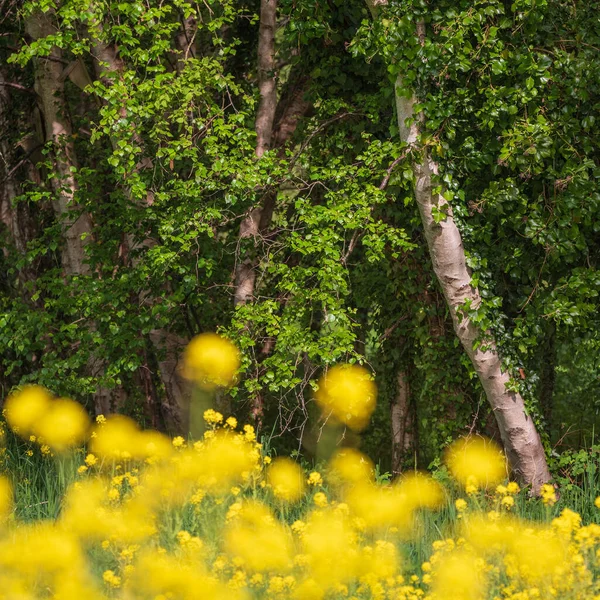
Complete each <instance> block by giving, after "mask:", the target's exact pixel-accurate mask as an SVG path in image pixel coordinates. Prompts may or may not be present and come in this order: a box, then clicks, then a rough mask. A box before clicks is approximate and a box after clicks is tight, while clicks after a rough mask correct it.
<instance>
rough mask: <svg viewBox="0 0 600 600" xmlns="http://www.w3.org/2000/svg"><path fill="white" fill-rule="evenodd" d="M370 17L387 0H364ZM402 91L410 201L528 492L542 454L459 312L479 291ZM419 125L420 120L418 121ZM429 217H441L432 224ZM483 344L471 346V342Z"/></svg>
mask: <svg viewBox="0 0 600 600" xmlns="http://www.w3.org/2000/svg"><path fill="white" fill-rule="evenodd" d="M367 2H368V4H369V8H370V9H371V12H372V14H373V17H374V18H377V16H378V12H379V11H378V9H379V7H381V6H385V5H387V0H367ZM417 33H418V35H419V37H420V38H421V41H422V43H423V42H424V36H425V27H424V24H423V23H420V24H418V26H417ZM403 87H404V85H403V81H402V79H401V76H398V80H397V81H396V87H395V92H396V94H395V98H396V109H397V116H398V127H399V130H400V137H401V140H402V141H403V142H405V143H406V144H407V145H408V147H409V148H410V149H411V150H412V153H411V155H412V161H413V162H412V169H413V173H414V182H415V183H414V188H415V199H416V201H417V205H418V207H419V213H420V215H421V221H422V224H423V229H424V232H425V237H426V239H427V245H428V248H429V253H430V256H431V261H432V263H433V269H434V272H435V274H436V277H437V279H438V281H439V284H440V286H441V288H442V291H443V293H444V298H445V300H446V303H447V305H448V308H449V309H450V314H451V316H452V322H453V324H454V330H455V332H456V335H457V336H458V338H459V340H460V342H461V344H462V346H463V348H464V349H465V351H466V353H467V355H468V356H469V358H470V359H471V363H472V364H473V367H474V369H475V371H476V373H477V376H478V377H479V380H480V382H481V385H482V387H483V389H484V391H485V393H486V396H487V399H488V401H489V403H490V405H491V407H492V410H493V411H494V414H495V415H496V419H497V421H498V426H499V429H500V434H501V436H502V441H503V443H504V448H505V451H506V454H507V456H508V459H509V462H510V465H511V467H512V470H513V471H514V473H515V475H516V476H517V477H518V478H519V479H520V480H521V481H522V482H523V483H524V484H526V485H530V486H531V488H532V491H533V492H534V493H537V492H538V491H539V489H540V486H541V485H542V484H543V483H545V482H547V481H549V479H550V472H549V470H548V465H547V463H546V455H545V452H544V447H543V445H542V442H541V439H540V436H539V434H538V432H537V429H536V427H535V424H534V422H533V419H532V418H531V417H530V416H529V415H527V412H526V411H525V405H524V402H523V398H522V397H521V395H520V394H519V393H517V392H513V391H510V390H509V389H508V384H509V383H510V377H509V375H508V373H507V372H506V371H504V370H503V368H502V362H501V360H500V357H499V355H498V350H497V347H496V344H495V342H494V340H493V339H491V334H490V332H488V331H482V330H481V329H480V328H479V327H478V326H477V325H476V324H475V323H473V321H472V320H471V319H470V317H469V316H468V314H467V312H466V311H465V310H464V308H465V306H466V305H469V306H470V307H471V309H477V307H478V306H480V304H481V296H480V294H479V290H478V289H477V287H476V286H474V285H473V283H472V281H471V274H470V272H469V269H468V268H467V264H466V258H465V251H464V247H463V243H462V238H461V234H460V231H459V229H458V227H457V225H456V223H455V221H454V218H453V214H452V207H451V205H450V204H449V203H448V201H447V200H446V198H444V196H443V193H442V191H443V190H440V184H439V178H438V175H439V166H438V164H437V163H436V162H435V161H434V160H433V159H432V158H431V156H430V155H429V151H428V150H427V148H424V147H422V146H421V145H420V144H419V134H420V122H419V120H418V119H417V118H415V114H414V105H415V103H416V102H417V98H416V95H414V94H413V95H412V96H410V97H406V96H404V95H402V94H401V93H399V90H402V89H403ZM421 122H422V121H421ZM434 214H437V215H440V214H443V215H445V217H444V218H443V219H442V220H441V221H439V222H436V219H435V218H434ZM482 338H483V339H485V342H484V343H483V344H482V345H479V344H478V345H477V346H475V342H480V341H482Z"/></svg>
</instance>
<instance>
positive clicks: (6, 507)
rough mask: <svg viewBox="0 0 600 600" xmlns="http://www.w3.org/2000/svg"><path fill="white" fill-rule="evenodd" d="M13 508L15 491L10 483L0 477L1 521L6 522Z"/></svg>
mask: <svg viewBox="0 0 600 600" xmlns="http://www.w3.org/2000/svg"><path fill="white" fill-rule="evenodd" d="M12 508H13V489H12V485H11V483H10V481H9V480H8V479H7V478H6V477H4V476H2V475H0V521H4V520H5V519H6V518H7V517H8V515H9V514H10V513H11V511H12Z"/></svg>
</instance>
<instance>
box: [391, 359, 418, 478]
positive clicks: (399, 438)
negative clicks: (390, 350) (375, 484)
mask: <svg viewBox="0 0 600 600" xmlns="http://www.w3.org/2000/svg"><path fill="white" fill-rule="evenodd" d="M396 384H397V388H396V395H395V396H394V398H393V399H392V403H391V406H390V422H391V425H392V475H394V476H396V475H398V474H399V473H400V472H401V471H402V463H403V462H404V460H405V459H406V457H407V455H408V454H409V453H410V452H411V451H412V450H413V449H414V426H415V422H414V418H413V417H414V414H413V410H412V409H413V406H412V403H411V398H410V385H409V382H408V373H407V372H406V371H405V370H403V369H401V370H399V371H398V374H397V377H396Z"/></svg>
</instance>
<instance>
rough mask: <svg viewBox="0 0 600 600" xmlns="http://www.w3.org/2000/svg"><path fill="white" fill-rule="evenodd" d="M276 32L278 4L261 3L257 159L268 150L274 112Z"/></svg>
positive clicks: (272, 1)
mask: <svg viewBox="0 0 600 600" xmlns="http://www.w3.org/2000/svg"><path fill="white" fill-rule="evenodd" d="M276 28H277V0H261V1H260V24H259V26H258V91H259V93H260V101H259V103H258V111H257V113H256V123H255V128H256V156H257V157H258V158H260V157H261V156H262V155H263V154H264V153H265V152H266V151H267V150H268V149H269V148H270V147H271V137H272V134H273V121H274V120H275V110H276V109H277V81H276V79H275V30H276Z"/></svg>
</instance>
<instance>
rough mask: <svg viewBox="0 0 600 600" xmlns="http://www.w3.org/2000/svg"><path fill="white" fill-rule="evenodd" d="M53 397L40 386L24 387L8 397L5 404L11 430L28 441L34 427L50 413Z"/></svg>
mask: <svg viewBox="0 0 600 600" xmlns="http://www.w3.org/2000/svg"><path fill="white" fill-rule="evenodd" d="M51 402H52V397H51V396H50V394H49V393H48V391H47V390H46V389H44V388H43V387H41V386H39V385H30V386H27V387H24V388H23V389H22V390H21V391H20V392H17V393H16V394H12V395H11V396H9V397H8V399H7V400H6V402H5V404H4V410H5V414H6V420H7V421H8V424H9V425H10V426H11V428H12V429H13V430H14V431H16V432H17V433H18V434H19V435H20V436H21V437H23V438H25V439H27V438H28V437H29V436H30V435H31V434H32V430H33V427H34V425H35V424H36V423H37V422H38V421H39V420H40V419H41V418H42V416H43V415H44V414H46V412H47V411H48V409H49V407H50V404H51Z"/></svg>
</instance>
